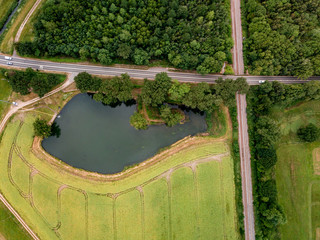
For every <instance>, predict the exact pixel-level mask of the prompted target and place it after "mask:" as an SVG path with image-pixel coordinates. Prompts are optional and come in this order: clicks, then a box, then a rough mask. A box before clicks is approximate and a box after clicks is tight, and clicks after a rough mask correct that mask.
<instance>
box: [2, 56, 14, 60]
mask: <svg viewBox="0 0 320 240" xmlns="http://www.w3.org/2000/svg"><path fill="white" fill-rule="evenodd" d="M4 59H6V60H12V57H8V56H5V57H4Z"/></svg>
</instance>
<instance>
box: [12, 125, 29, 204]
mask: <svg viewBox="0 0 320 240" xmlns="http://www.w3.org/2000/svg"><path fill="white" fill-rule="evenodd" d="M22 125H23V122H20V124H19V126H18V129H17V131H16V133H15V136H14V139H13V143H12V144H11V148H10V151H9V156H8V165H7V172H8V178H9V181H10V182H11V184H12V185H13V186H14V188H15V189H16V190H17V191H18V192H19V194H20V195H21V196H22V197H23V198H25V199H27V198H29V195H28V194H26V193H24V192H23V191H22V190H21V189H20V187H19V186H18V184H16V182H15V181H14V179H13V177H12V174H11V169H12V155H13V151H15V148H16V145H15V143H16V141H17V138H18V134H19V132H20V130H21V127H22ZM15 152H16V151H15ZM16 153H17V152H16ZM17 154H18V153H17ZM27 166H28V165H27ZM28 167H29V166H28Z"/></svg>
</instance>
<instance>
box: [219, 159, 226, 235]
mask: <svg viewBox="0 0 320 240" xmlns="http://www.w3.org/2000/svg"><path fill="white" fill-rule="evenodd" d="M219 168H220V196H221V203H222V206H223V208H225V207H226V199H225V194H224V182H223V167H222V164H221V163H219ZM222 219H223V220H222V222H223V232H226V217H225V214H222Z"/></svg>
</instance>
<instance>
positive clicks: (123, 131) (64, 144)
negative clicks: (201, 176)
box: [42, 94, 206, 174]
mask: <svg viewBox="0 0 320 240" xmlns="http://www.w3.org/2000/svg"><path fill="white" fill-rule="evenodd" d="M135 110H136V105H135V104H133V105H132V104H131V105H130V104H129V106H126V105H124V104H122V105H120V106H116V107H115V106H114V107H111V106H106V105H103V104H102V103H97V102H95V101H94V100H93V99H92V98H91V97H90V96H89V95H87V94H79V95H77V96H76V97H74V98H73V99H72V100H71V101H70V102H69V103H68V104H67V105H66V106H65V107H64V108H63V109H62V111H61V113H60V118H57V119H56V120H55V123H56V124H57V125H58V126H59V127H60V129H61V131H60V132H59V138H57V137H55V136H52V137H49V138H47V139H45V140H43V142H42V146H43V148H44V149H45V150H46V151H47V152H49V153H50V154H51V155H53V156H55V157H57V158H59V159H61V160H63V161H64V162H66V163H68V164H70V165H71V166H74V167H77V168H81V169H85V170H88V171H93V172H99V173H105V174H111V173H117V172H120V171H122V170H123V168H124V167H125V166H128V165H132V164H136V163H139V162H142V161H144V160H146V159H147V158H150V157H152V156H153V155H154V154H156V153H157V151H158V150H159V149H160V148H163V147H166V146H169V145H171V144H173V143H174V142H176V141H178V140H180V139H182V138H184V137H186V136H188V135H194V134H197V133H199V132H204V131H205V130H206V122H205V118H204V116H201V115H200V114H197V113H194V112H192V111H189V112H187V115H188V118H189V119H190V121H188V122H187V123H185V124H181V125H180V124H179V125H177V126H174V127H172V128H170V127H167V126H165V125H161V126H150V127H149V129H148V130H140V131H139V130H136V129H135V128H133V127H132V126H131V125H130V123H129V121H130V116H131V115H132V114H133V113H134V111H135Z"/></svg>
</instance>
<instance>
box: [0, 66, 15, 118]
mask: <svg viewBox="0 0 320 240" xmlns="http://www.w3.org/2000/svg"><path fill="white" fill-rule="evenodd" d="M11 92H12V89H11V86H10V84H9V83H8V82H7V80H6V79H5V78H4V76H3V75H2V73H1V72H0V100H8V98H9V96H10V94H11ZM9 106H10V104H9V103H5V102H0V119H1V118H2V114H3V113H4V111H5V110H6V109H7V108H8V107H9Z"/></svg>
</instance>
